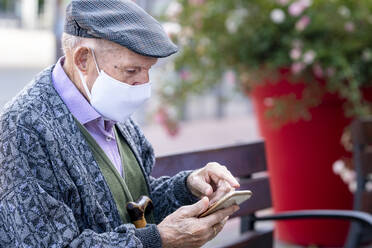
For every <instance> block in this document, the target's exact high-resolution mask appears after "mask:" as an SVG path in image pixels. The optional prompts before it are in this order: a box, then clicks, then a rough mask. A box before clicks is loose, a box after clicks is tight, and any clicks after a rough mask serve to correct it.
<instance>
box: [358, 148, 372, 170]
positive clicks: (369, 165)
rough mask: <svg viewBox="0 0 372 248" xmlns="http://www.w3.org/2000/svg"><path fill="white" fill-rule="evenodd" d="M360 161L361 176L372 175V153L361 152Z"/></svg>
mask: <svg viewBox="0 0 372 248" xmlns="http://www.w3.org/2000/svg"><path fill="white" fill-rule="evenodd" d="M360 159H361V161H360V162H361V166H362V170H363V171H362V173H363V175H367V174H370V173H372V152H371V151H369V152H362V154H361V157H360Z"/></svg>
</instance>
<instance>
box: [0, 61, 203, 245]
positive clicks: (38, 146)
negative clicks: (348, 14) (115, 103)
mask: <svg viewBox="0 0 372 248" xmlns="http://www.w3.org/2000/svg"><path fill="white" fill-rule="evenodd" d="M52 69H53V67H51V68H48V69H46V70H44V71H43V72H41V73H40V74H39V75H38V76H36V78H35V79H34V80H33V81H32V82H31V83H30V84H29V85H28V86H27V87H26V88H25V89H24V90H22V91H21V92H20V93H19V94H18V95H17V96H16V97H15V98H14V99H13V101H12V102H10V103H9V104H8V105H7V106H6V107H5V109H4V111H3V113H2V114H1V116H0V247H107V248H108V247H161V240H160V235H159V232H158V230H157V227H156V225H154V224H152V225H148V226H147V227H146V228H143V229H135V227H134V226H133V225H132V224H123V223H121V220H120V217H119V213H118V210H117V208H116V205H115V202H114V199H113V196H112V194H111V192H110V190H109V187H108V185H107V183H106V181H105V179H104V177H103V175H102V173H101V171H100V169H99V166H98V165H97V163H96V161H95V160H94V157H93V154H92V151H91V150H90V148H89V145H88V144H87V142H86V141H85V139H84V138H83V135H82V134H81V133H80V131H79V128H78V127H77V126H76V124H75V121H74V118H73V116H72V115H71V113H70V111H69V110H68V108H67V106H66V105H65V104H64V102H63V101H62V99H61V98H60V97H59V95H58V94H57V92H56V91H55V89H54V87H53V85H52V79H51V72H52ZM10 83H11V82H10ZM108 97H109V96H108ZM119 129H120V131H121V132H122V134H123V135H124V137H125V138H126V140H127V141H128V144H129V145H130V147H131V148H132V150H133V151H134V153H135V155H136V158H137V160H138V162H139V164H140V166H141V169H142V170H143V172H144V175H145V178H146V182H147V186H148V187H149V192H150V195H151V198H152V200H153V202H154V205H155V210H154V217H155V220H156V222H157V223H159V222H160V221H161V220H162V219H163V218H165V217H166V216H167V215H168V214H170V213H171V212H173V211H175V210H176V209H177V208H179V207H180V206H182V205H187V204H192V203H194V202H195V200H196V199H195V198H194V197H193V196H192V195H191V193H190V192H189V190H188V189H187V187H186V184H185V181H186V178H187V176H188V174H189V173H190V172H181V173H179V174H177V175H176V176H174V177H172V178H169V177H161V178H158V179H155V178H153V177H151V176H150V173H151V170H152V168H153V166H154V162H155V158H154V153H153V149H152V147H151V145H150V144H149V143H148V141H147V140H146V139H145V137H144V136H143V134H142V132H141V130H140V129H139V127H138V126H137V125H136V124H135V123H134V122H133V121H132V120H131V119H129V120H127V121H126V122H125V123H122V124H119Z"/></svg>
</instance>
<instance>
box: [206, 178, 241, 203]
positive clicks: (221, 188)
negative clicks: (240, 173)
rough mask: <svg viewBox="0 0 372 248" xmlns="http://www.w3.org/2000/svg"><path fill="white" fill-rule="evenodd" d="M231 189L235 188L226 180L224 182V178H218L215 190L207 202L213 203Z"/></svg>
mask: <svg viewBox="0 0 372 248" xmlns="http://www.w3.org/2000/svg"><path fill="white" fill-rule="evenodd" d="M232 190H235V189H234V188H233V187H231V185H230V184H229V183H228V182H226V181H225V180H220V181H219V183H218V186H217V190H216V191H215V192H214V193H213V195H212V197H211V198H210V202H209V204H213V203H215V202H216V201H218V200H219V199H221V198H222V197H223V196H224V195H226V194H227V193H229V192H230V191H232Z"/></svg>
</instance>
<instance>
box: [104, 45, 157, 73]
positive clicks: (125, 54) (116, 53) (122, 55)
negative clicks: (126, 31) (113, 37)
mask: <svg viewBox="0 0 372 248" xmlns="http://www.w3.org/2000/svg"><path fill="white" fill-rule="evenodd" d="M101 49H102V47H101ZM102 52H103V54H104V56H105V57H106V60H113V61H112V62H115V63H117V64H118V65H125V66H137V67H151V66H152V65H154V64H155V63H156V62H157V60H158V59H157V58H155V57H148V56H144V55H141V54H138V53H136V52H133V51H131V50H130V49H128V48H126V47H124V46H120V45H118V44H115V43H112V42H105V44H104V48H103V49H102Z"/></svg>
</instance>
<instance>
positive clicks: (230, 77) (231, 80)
mask: <svg viewBox="0 0 372 248" xmlns="http://www.w3.org/2000/svg"><path fill="white" fill-rule="evenodd" d="M225 80H226V82H227V83H228V84H235V83H236V77H235V73H234V72H233V71H228V72H226V74H225Z"/></svg>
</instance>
